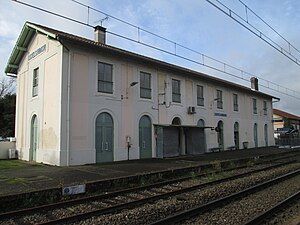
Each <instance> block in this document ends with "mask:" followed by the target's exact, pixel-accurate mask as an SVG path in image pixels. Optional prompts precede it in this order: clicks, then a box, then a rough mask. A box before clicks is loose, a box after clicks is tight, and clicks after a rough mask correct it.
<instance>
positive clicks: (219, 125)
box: [217, 120, 224, 150]
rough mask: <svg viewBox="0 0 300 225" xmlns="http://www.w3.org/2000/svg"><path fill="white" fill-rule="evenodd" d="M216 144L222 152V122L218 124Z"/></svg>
mask: <svg viewBox="0 0 300 225" xmlns="http://www.w3.org/2000/svg"><path fill="white" fill-rule="evenodd" d="M217 127H218V133H217V134H218V144H219V148H220V149H221V150H224V123H223V121H222V120H220V121H219V122H218V125H217Z"/></svg>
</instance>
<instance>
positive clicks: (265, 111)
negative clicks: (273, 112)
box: [264, 101, 268, 115]
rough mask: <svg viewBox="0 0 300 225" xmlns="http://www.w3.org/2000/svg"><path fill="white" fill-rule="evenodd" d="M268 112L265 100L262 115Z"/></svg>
mask: <svg viewBox="0 0 300 225" xmlns="http://www.w3.org/2000/svg"><path fill="white" fill-rule="evenodd" d="M267 114H268V106H267V101H264V115H267Z"/></svg>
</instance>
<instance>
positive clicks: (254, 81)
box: [250, 77, 258, 91]
mask: <svg viewBox="0 0 300 225" xmlns="http://www.w3.org/2000/svg"><path fill="white" fill-rule="evenodd" d="M250 81H251V89H252V90H254V91H258V79H257V78H256V77H251V79H250Z"/></svg>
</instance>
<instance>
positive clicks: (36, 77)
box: [32, 68, 39, 97]
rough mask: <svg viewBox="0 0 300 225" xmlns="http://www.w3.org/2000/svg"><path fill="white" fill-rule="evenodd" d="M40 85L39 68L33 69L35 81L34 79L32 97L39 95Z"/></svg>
mask: <svg viewBox="0 0 300 225" xmlns="http://www.w3.org/2000/svg"><path fill="white" fill-rule="evenodd" d="M38 85H39V68H36V69H34V70H33V81H32V97H34V96H37V95H38Z"/></svg>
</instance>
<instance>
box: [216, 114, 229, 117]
mask: <svg viewBox="0 0 300 225" xmlns="http://www.w3.org/2000/svg"><path fill="white" fill-rule="evenodd" d="M215 116H222V117H227V114H226V113H215Z"/></svg>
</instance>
